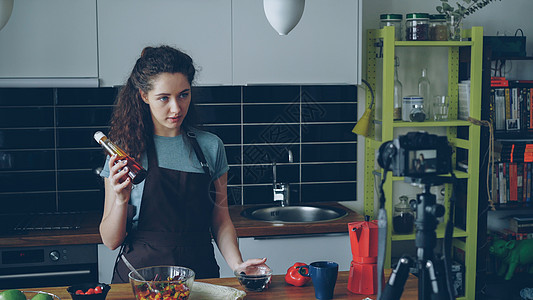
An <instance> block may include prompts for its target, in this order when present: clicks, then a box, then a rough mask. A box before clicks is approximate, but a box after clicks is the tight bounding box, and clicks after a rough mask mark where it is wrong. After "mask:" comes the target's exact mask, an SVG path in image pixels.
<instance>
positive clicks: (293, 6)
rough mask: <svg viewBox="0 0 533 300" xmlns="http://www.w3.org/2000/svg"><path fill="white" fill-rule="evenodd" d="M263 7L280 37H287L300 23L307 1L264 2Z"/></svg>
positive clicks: (281, 0)
mask: <svg viewBox="0 0 533 300" xmlns="http://www.w3.org/2000/svg"><path fill="white" fill-rule="evenodd" d="M263 7H264V9H265V15H266V17H267V20H268V22H269V23H270V25H271V26H272V27H273V28H274V29H275V30H276V31H277V32H278V33H279V34H280V35H287V34H288V33H289V32H290V31H291V30H292V29H293V28H294V27H295V26H296V24H298V22H300V19H301V18H302V14H303V13H304V7H305V0H263Z"/></svg>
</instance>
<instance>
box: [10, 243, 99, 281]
mask: <svg viewBox="0 0 533 300" xmlns="http://www.w3.org/2000/svg"><path fill="white" fill-rule="evenodd" d="M0 263H1V264H0V289H12V288H16V289H21V288H35V287H49V286H69V285H73V284H79V283H86V282H98V249H97V245H96V244H88V245H61V246H43V247H22V248H0Z"/></svg>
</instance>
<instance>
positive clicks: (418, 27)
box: [405, 13, 429, 41]
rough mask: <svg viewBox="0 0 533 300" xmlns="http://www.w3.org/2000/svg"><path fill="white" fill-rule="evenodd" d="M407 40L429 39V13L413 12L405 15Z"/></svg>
mask: <svg viewBox="0 0 533 300" xmlns="http://www.w3.org/2000/svg"><path fill="white" fill-rule="evenodd" d="M405 40H406V41H427V40H429V14H426V13H411V14H407V15H406V17H405Z"/></svg>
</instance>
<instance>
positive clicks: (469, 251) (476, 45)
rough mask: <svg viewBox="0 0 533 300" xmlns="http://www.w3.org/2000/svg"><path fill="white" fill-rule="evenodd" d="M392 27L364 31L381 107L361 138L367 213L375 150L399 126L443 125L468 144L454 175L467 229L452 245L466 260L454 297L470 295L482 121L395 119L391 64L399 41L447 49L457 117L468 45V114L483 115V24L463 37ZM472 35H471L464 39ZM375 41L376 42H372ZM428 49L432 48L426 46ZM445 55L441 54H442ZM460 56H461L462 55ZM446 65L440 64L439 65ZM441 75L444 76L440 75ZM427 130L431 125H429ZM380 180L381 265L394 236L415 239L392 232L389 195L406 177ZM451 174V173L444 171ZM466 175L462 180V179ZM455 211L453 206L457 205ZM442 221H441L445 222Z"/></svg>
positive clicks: (456, 144)
mask: <svg viewBox="0 0 533 300" xmlns="http://www.w3.org/2000/svg"><path fill="white" fill-rule="evenodd" d="M394 33H395V31H394V27H392V26H386V27H384V28H383V29H375V30H369V31H368V34H367V37H366V38H367V41H366V45H367V49H366V50H367V71H366V80H367V81H368V82H369V84H370V86H371V87H372V88H373V89H374V90H376V89H380V90H379V91H378V92H381V94H380V97H378V98H376V99H378V100H377V101H380V102H377V103H378V104H381V106H380V107H381V113H380V114H379V115H376V119H375V120H373V122H372V123H371V124H370V128H369V137H368V138H366V139H365V159H364V164H365V170H364V174H365V179H364V187H365V188H364V195H365V197H364V198H365V203H364V206H365V214H367V215H370V216H372V217H374V218H375V214H374V207H375V205H376V201H377V200H376V199H377V198H378V197H376V191H377V190H378V189H377V188H376V184H379V181H378V180H376V177H377V176H381V178H383V173H382V171H381V170H375V168H376V166H375V165H376V150H377V149H378V148H379V146H380V145H381V144H382V143H383V142H382V141H390V140H392V139H394V137H395V136H396V135H395V133H398V131H400V130H397V129H407V128H413V130H421V129H420V128H427V129H430V128H439V129H440V128H444V129H445V130H446V136H447V137H448V141H449V143H450V144H451V146H452V148H453V149H454V150H456V149H459V148H462V149H466V150H468V151H467V155H468V171H467V172H462V171H457V170H456V171H454V173H455V176H456V177H457V178H462V179H466V182H464V184H465V186H466V189H465V190H464V193H465V196H466V199H467V200H466V205H465V207H463V211H461V213H462V214H463V215H462V217H464V223H465V225H464V227H465V229H464V230H463V229H459V228H455V230H454V234H453V236H454V239H453V245H454V247H456V248H459V249H462V250H464V264H465V274H464V279H465V297H463V298H458V299H474V298H475V285H476V280H475V276H476V256H477V230H478V228H477V216H478V199H479V195H478V193H479V172H478V170H479V158H480V149H479V147H480V144H479V141H480V126H479V125H475V124H472V123H471V122H469V121H466V120H449V121H439V122H433V121H427V122H403V121H393V115H394V112H393V108H394V105H393V98H394V93H393V91H394V89H393V86H394V76H395V75H394V65H395V56H396V55H397V54H396V48H400V47H442V48H447V49H448V69H447V75H446V74H445V72H443V76H447V82H448V90H447V93H446V94H447V95H448V96H449V97H450V109H449V112H448V116H449V117H450V119H457V117H458V94H459V86H458V83H459V80H460V76H459V65H460V58H459V55H460V53H459V52H460V49H463V48H465V47H468V48H470V66H469V71H470V72H469V75H470V82H471V84H470V107H469V113H470V117H472V118H474V119H478V120H479V119H481V81H482V78H481V73H482V58H483V28H481V27H473V28H472V29H465V30H462V31H461V36H462V37H463V38H464V39H465V40H464V41H395V40H394ZM467 39H470V40H467ZM376 45H378V46H376ZM429 50H432V49H429ZM443 59H444V58H443ZM461 59H462V58H461ZM443 71H444V70H443ZM442 80H445V79H444V78H442ZM371 101H372V97H371V96H370V94H369V93H366V102H365V104H366V107H368V106H370V103H371ZM458 127H462V129H463V130H467V131H468V139H463V138H459V137H458V136H457V129H458ZM427 131H431V130H427ZM456 153H457V151H454V153H453V154H452V162H453V164H455V163H456V159H457V157H456ZM390 175H391V176H390V177H389V180H387V181H386V182H385V183H384V185H383V193H384V196H385V198H386V199H387V200H388V201H386V202H385V209H386V211H387V220H388V223H389V224H390V226H389V228H388V229H387V237H388V240H387V247H386V249H385V256H386V260H385V266H386V267H390V266H391V248H392V247H393V246H392V245H393V244H394V243H393V242H394V241H404V240H405V241H408V240H414V239H415V234H410V235H395V234H393V232H392V212H393V201H390V200H391V199H395V198H397V196H398V195H394V193H395V189H394V188H393V184H395V183H398V182H399V181H404V177H394V176H392V174H390ZM448 176H450V175H448ZM463 181H464V180H463ZM452 189H453V187H452V185H451V184H445V196H444V197H445V200H444V206H445V207H446V208H449V205H450V201H449V197H450V196H451V193H452ZM455 213H457V210H456V211H455ZM449 216H450V214H449V212H446V214H445V215H444V220H445V222H446V221H447V218H448V217H449ZM445 222H444V223H445ZM444 228H445V224H440V225H438V228H437V232H436V234H437V237H438V238H443V237H444V231H445V229H444Z"/></svg>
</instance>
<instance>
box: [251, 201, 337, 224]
mask: <svg viewBox="0 0 533 300" xmlns="http://www.w3.org/2000/svg"><path fill="white" fill-rule="evenodd" d="M346 214H347V212H346V210H344V209H342V208H338V207H332V206H314V205H294V206H285V207H281V206H257V207H250V208H247V209H245V210H243V211H242V212H241V215H242V216H243V217H246V218H248V219H252V220H258V221H265V222H276V223H307V222H324V221H331V220H334V219H338V218H342V217H344V216H345V215H346Z"/></svg>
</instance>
